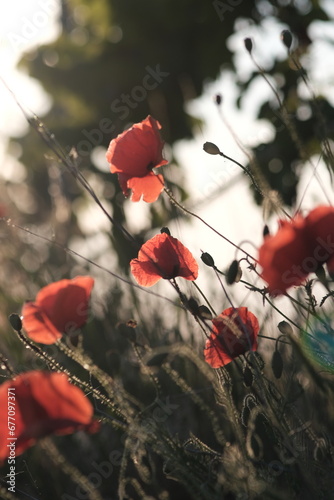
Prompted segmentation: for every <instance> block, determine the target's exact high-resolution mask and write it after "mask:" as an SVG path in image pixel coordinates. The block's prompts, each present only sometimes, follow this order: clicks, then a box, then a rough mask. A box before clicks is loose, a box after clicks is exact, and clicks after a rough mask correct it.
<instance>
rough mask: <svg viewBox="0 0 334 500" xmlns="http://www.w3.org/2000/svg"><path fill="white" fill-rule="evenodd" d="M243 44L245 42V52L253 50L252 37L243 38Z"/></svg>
mask: <svg viewBox="0 0 334 500" xmlns="http://www.w3.org/2000/svg"><path fill="white" fill-rule="evenodd" d="M244 44H245V48H246V50H247V52H249V53H250V54H251V53H252V50H253V41H252V39H251V38H244Z"/></svg>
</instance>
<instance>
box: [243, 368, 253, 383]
mask: <svg viewBox="0 0 334 500" xmlns="http://www.w3.org/2000/svg"><path fill="white" fill-rule="evenodd" d="M243 379H244V384H245V386H246V387H251V385H252V383H253V372H252V370H251V369H250V368H249V366H246V367H245V369H244V371H243Z"/></svg>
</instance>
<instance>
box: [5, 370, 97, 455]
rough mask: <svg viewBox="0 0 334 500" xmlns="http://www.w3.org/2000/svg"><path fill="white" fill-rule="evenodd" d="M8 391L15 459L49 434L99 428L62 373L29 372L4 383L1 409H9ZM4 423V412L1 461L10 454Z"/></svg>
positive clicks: (81, 396)
mask: <svg viewBox="0 0 334 500" xmlns="http://www.w3.org/2000/svg"><path fill="white" fill-rule="evenodd" d="M9 388H10V389H11V394H14V397H15V438H16V440H15V451H16V455H19V454H21V453H23V452H24V451H25V450H26V449H27V448H28V447H30V446H32V445H33V444H34V443H35V442H36V441H37V440H38V439H39V438H41V437H45V436H48V435H50V434H71V433H72V432H75V431H77V430H86V431H88V432H95V431H97V430H98V428H99V425H98V423H97V422H96V421H94V420H93V407H92V405H91V403H90V401H89V400H88V399H87V397H86V396H85V394H84V393H83V392H82V391H81V389H79V388H78V387H76V386H74V385H72V384H70V383H69V381H68V378H67V376H66V375H65V374H63V373H54V372H42V371H32V372H26V373H23V374H21V375H19V376H18V377H16V378H15V379H13V380H10V381H7V382H5V383H4V384H2V385H1V386H0V405H1V407H5V406H6V407H7V405H8V394H9V393H8V390H9ZM7 420H8V419H7V414H6V412H1V413H0V431H1V432H0V461H3V460H5V458H6V457H7V456H8V454H9V448H8V446H7V444H8V440H7V437H8V428H7V425H8V422H7Z"/></svg>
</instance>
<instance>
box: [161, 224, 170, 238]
mask: <svg viewBox="0 0 334 500" xmlns="http://www.w3.org/2000/svg"><path fill="white" fill-rule="evenodd" d="M160 233H161V234H163V233H166V234H168V236H170V230H169V229H168V227H166V226H164V227H162V228H161V229H160Z"/></svg>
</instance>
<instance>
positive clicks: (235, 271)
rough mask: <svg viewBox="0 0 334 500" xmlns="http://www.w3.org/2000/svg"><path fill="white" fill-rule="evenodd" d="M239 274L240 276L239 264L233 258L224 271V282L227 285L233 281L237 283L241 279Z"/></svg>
mask: <svg viewBox="0 0 334 500" xmlns="http://www.w3.org/2000/svg"><path fill="white" fill-rule="evenodd" d="M241 276H242V270H241V267H240V265H239V261H238V260H234V261H233V262H232V264H231V265H230V267H229V268H228V271H227V273H226V283H227V284H228V285H233V283H238V282H239V281H240V279H241Z"/></svg>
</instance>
